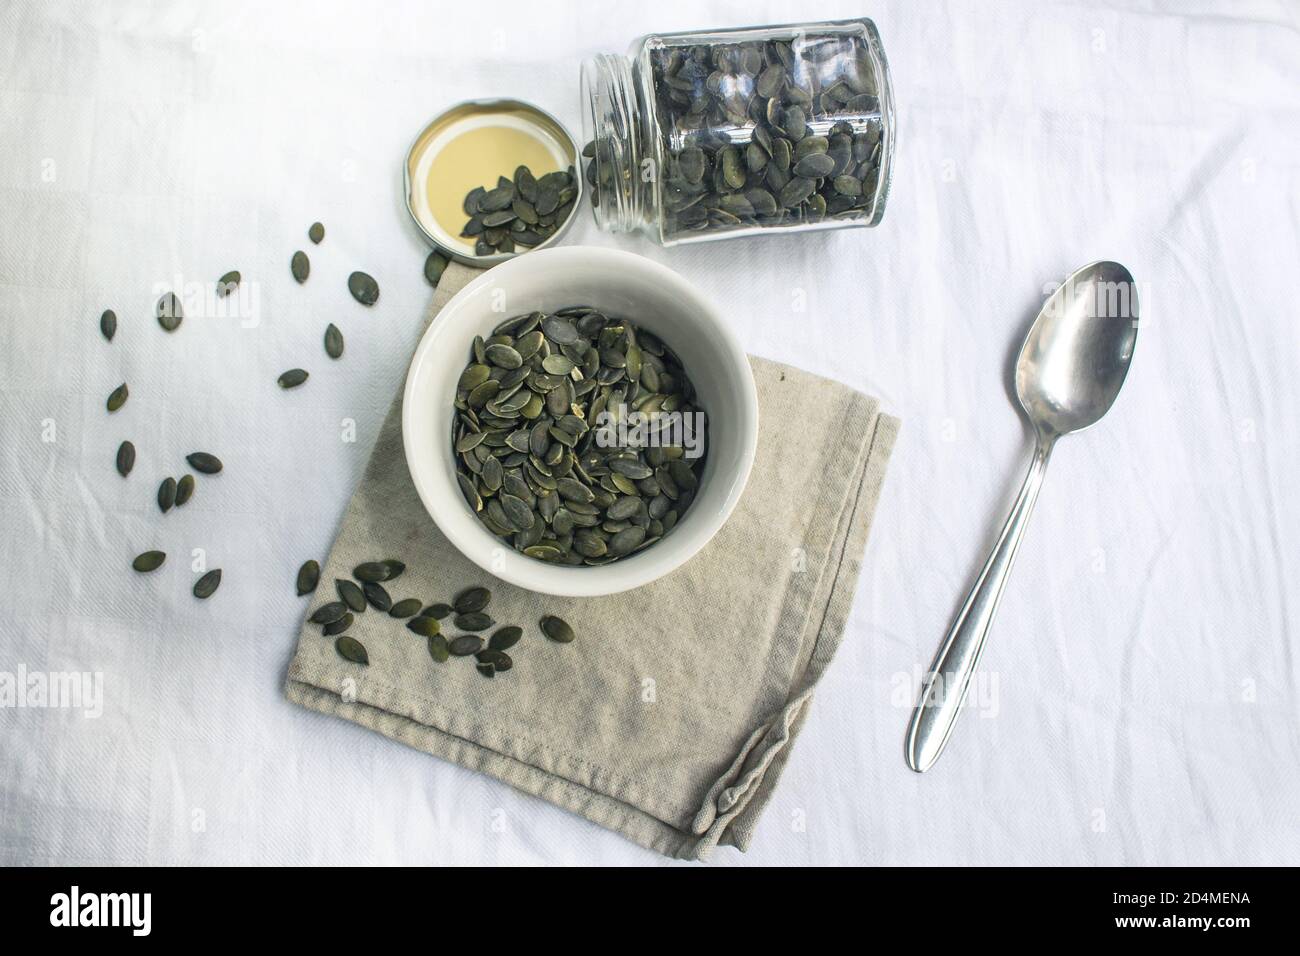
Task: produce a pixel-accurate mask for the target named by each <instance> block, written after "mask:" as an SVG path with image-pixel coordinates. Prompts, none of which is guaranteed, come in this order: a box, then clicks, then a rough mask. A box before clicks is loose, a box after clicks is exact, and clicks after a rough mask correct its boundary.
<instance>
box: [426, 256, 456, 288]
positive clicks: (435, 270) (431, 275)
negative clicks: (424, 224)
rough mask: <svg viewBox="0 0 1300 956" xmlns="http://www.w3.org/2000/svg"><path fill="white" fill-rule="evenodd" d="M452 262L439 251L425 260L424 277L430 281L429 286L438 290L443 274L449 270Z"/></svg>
mask: <svg viewBox="0 0 1300 956" xmlns="http://www.w3.org/2000/svg"><path fill="white" fill-rule="evenodd" d="M449 261H450V260H449V259H448V258H447V257H446V256H444V255H443V254H442V253H441V252H439V251H438V250H437V249H435V250H433V252H431V253H429V258H427V259H425V260H424V277H425V279H427V280H428V281H429V285H431V286H433V287H434V288H437V286H438V283H439V281H441V279H442V273H443V271H444V270H445V269H446V268H447V263H448V262H449Z"/></svg>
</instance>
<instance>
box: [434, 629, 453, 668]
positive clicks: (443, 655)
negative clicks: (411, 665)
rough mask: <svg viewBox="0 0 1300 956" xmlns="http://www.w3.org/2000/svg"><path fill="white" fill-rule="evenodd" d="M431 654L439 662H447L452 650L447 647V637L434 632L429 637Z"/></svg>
mask: <svg viewBox="0 0 1300 956" xmlns="http://www.w3.org/2000/svg"><path fill="white" fill-rule="evenodd" d="M429 656H430V657H432V658H433V659H434V660H435V661H437V662H438V663H439V664H442V663H445V662H446V660H447V658H448V657H450V656H451V651H450V649H448V647H447V639H446V638H445V637H443V636H442V635H441V634H434V635H433V636H432V637H430V638H429Z"/></svg>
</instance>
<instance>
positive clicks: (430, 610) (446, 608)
mask: <svg viewBox="0 0 1300 956" xmlns="http://www.w3.org/2000/svg"><path fill="white" fill-rule="evenodd" d="M451 612H452V607H451V605H450V604H430V605H429V606H428V607H426V608H425V609H424V610H423V611H421V612H420V615H421V617H432V618H437V619H438V620H442V619H443V618H444V617H446V616H447V615H448V614H450V613H451Z"/></svg>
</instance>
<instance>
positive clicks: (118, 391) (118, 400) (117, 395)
mask: <svg viewBox="0 0 1300 956" xmlns="http://www.w3.org/2000/svg"><path fill="white" fill-rule="evenodd" d="M129 395H130V392H129V391H128V390H127V387H126V382H123V383H122V384H121V385H119V386H118V387H117V388H115V389H113V391H112V392H110V393H109V396H108V401H107V402H106V403H105V405H106V406H107V407H108V410H109V411H110V412H115V411H117V410H118V409H119V408H121V407H122V406H123V405H125V404H126V400H127V397H128V396H129Z"/></svg>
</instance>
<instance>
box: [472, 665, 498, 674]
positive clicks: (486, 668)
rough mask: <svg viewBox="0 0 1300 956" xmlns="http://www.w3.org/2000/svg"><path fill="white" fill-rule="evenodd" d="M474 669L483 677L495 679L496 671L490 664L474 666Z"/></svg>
mask: <svg viewBox="0 0 1300 956" xmlns="http://www.w3.org/2000/svg"><path fill="white" fill-rule="evenodd" d="M474 669H475V670H476V671H478V672H479V673H480V674H482V675H483V676H484V677H495V676H496V673H497V669H496V668H495V667H493V666H492V665H491V664H475V665H474Z"/></svg>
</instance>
